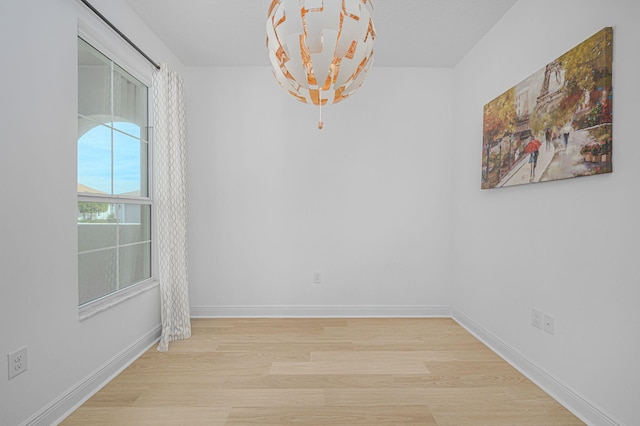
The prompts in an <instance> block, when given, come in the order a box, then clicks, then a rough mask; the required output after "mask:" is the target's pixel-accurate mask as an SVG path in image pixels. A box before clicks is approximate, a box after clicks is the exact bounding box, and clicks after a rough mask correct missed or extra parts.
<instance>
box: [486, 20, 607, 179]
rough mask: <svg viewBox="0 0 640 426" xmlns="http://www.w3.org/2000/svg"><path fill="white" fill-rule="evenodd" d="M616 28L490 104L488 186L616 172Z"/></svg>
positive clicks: (487, 118)
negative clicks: (614, 105) (614, 112)
mask: <svg viewBox="0 0 640 426" xmlns="http://www.w3.org/2000/svg"><path fill="white" fill-rule="evenodd" d="M612 53H613V29H612V28H610V27H607V28H604V29H602V30H601V31H599V32H598V33H596V34H594V35H593V36H591V37H590V38H589V39H587V40H585V41H584V42H582V43H581V44H580V45H578V46H576V47H575V48H573V49H571V50H570V51H568V52H567V53H565V54H564V55H562V56H560V57H559V58H557V59H556V60H554V61H553V62H551V63H549V64H547V66H546V67H544V68H541V69H540V70H539V71H537V72H536V73H534V74H533V75H531V76H530V77H528V78H527V79H525V80H523V81H522V82H520V83H519V84H517V85H516V86H514V87H512V88H511V89H509V90H507V91H506V92H504V93H503V94H501V95H500V96H498V97H497V98H496V99H494V100H492V101H491V102H489V103H488V104H486V105H485V107H484V121H483V126H484V128H483V138H482V148H483V149H482V182H481V187H482V188H483V189H488V188H499V187H504V186H513V185H521V184H526V183H535V182H543V181H551V180H557V179H567V178H574V177H579V176H591V175H597V174H601V173H611V171H612V162H611V158H612V143H613V135H612V132H611V130H612V120H613V112H612V100H613V92H612V83H611V76H612V64H613V60H612Z"/></svg>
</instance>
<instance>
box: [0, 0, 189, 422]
mask: <svg viewBox="0 0 640 426" xmlns="http://www.w3.org/2000/svg"><path fill="white" fill-rule="evenodd" d="M92 3H93V4H94V5H95V6H96V7H97V8H98V9H99V10H101V11H102V12H103V13H104V14H105V15H106V16H108V17H110V18H112V20H113V22H114V23H115V24H116V25H117V26H118V27H120V29H121V30H123V31H124V32H125V33H126V34H128V35H129V36H130V37H131V38H132V39H133V40H135V41H136V43H138V44H139V45H140V46H141V47H142V48H143V49H144V50H146V51H147V53H148V54H149V55H151V56H152V57H154V59H156V60H157V61H163V62H170V63H172V65H173V66H174V68H180V67H181V65H180V64H179V63H178V62H177V61H176V60H175V58H174V57H173V56H172V55H171V53H170V52H169V51H168V50H167V49H166V48H165V47H164V46H163V45H162V44H161V43H160V42H159V41H158V40H157V39H156V38H155V36H154V35H153V34H152V33H151V31H149V30H148V29H145V28H141V27H140V25H141V23H140V20H139V18H138V17H137V15H135V14H134V13H133V12H132V11H131V10H130V9H128V7H127V6H126V5H125V3H124V2H123V1H113V0H108V1H107V0H99V1H98V0H93V1H92ZM79 17H80V18H82V19H83V20H85V21H86V22H87V23H90V24H93V25H95V28H96V31H98V32H101V33H107V34H108V33H109V31H110V30H108V29H106V27H105V26H104V25H103V24H100V23H99V21H97V20H96V19H95V18H94V17H93V15H92V14H91V13H90V12H87V10H86V9H85V8H84V6H82V5H81V3H80V2H77V1H73V0H31V1H26V2H25V1H22V0H9V1H7V0H3V1H2V2H0V52H2V59H1V61H2V65H1V66H0V93H1V94H0V99H2V100H1V102H0V129H2V135H1V136H0V140H1V142H0V144H1V150H0V182H1V184H0V200H1V201H0V202H1V203H2V208H0V280H1V284H0V294H1V295H0V360H2V361H1V362H0V413H1V414H0V424H2V425H17V424H20V423H22V422H24V421H26V420H27V419H29V418H32V419H33V418H34V416H35V415H36V414H38V416H39V415H41V414H42V410H43V409H44V408H46V407H48V408H51V404H52V403H55V402H56V401H57V400H58V398H59V397H60V396H62V395H65V394H66V393H67V392H68V391H69V390H70V389H72V388H74V387H75V385H76V384H78V383H79V382H81V381H83V380H85V379H86V378H87V377H90V376H91V375H93V374H94V373H95V372H96V370H99V369H100V368H102V367H103V366H104V365H105V364H107V363H108V362H110V361H111V360H113V358H114V357H115V356H117V355H120V354H122V353H123V351H126V350H127V348H130V347H131V346H132V345H134V344H135V343H136V342H138V341H139V340H140V339H141V338H143V337H144V336H147V335H148V334H149V333H150V332H153V330H157V327H158V325H159V300H158V299H159V296H158V291H157V288H156V289H153V290H150V291H148V292H146V293H144V294H142V295H140V296H138V297H136V298H134V299H132V300H129V301H127V302H125V303H123V304H121V305H118V306H117V307H115V308H113V309H111V310H109V311H107V312H103V313H101V314H99V315H96V316H94V317H92V318H90V319H87V320H86V321H83V322H79V320H78V306H77V304H78V289H77V285H78V284H77V230H76V222H75V220H76V212H77V204H76V202H77V200H76V131H77V130H76V128H77V107H76V104H77V78H76V75H77V70H76V63H77V34H78V18H79ZM125 50H126V49H125ZM132 55H133V56H135V55H137V54H136V53H132ZM125 56H126V55H125ZM22 346H27V347H28V370H27V371H26V372H25V373H23V374H21V375H19V376H17V377H15V378H14V379H12V380H10V381H9V380H8V379H7V357H6V355H7V354H8V353H9V352H13V351H14V350H16V349H18V348H20V347H22ZM57 402H59V401H57ZM35 417H37V416H35Z"/></svg>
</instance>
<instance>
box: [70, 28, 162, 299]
mask: <svg viewBox="0 0 640 426" xmlns="http://www.w3.org/2000/svg"><path fill="white" fill-rule="evenodd" d="M148 91H149V90H148V88H147V87H146V86H145V85H144V84H143V83H142V82H140V81H139V80H138V79H136V78H135V77H133V76H132V75H131V74H129V73H128V72H127V71H125V70H124V69H123V68H121V67H120V66H118V65H117V64H116V63H114V62H113V61H112V60H111V59H109V58H108V57H106V56H105V55H103V54H102V53H100V52H99V51H98V50H96V49H95V48H94V47H92V46H91V45H90V44H89V43H87V42H86V41H84V40H83V39H82V38H78V151H77V152H78V220H77V221H78V294H79V304H80V306H83V305H87V304H89V303H91V302H93V301H96V300H98V299H101V298H104V297H105V296H108V295H110V294H113V293H116V292H119V291H121V290H124V289H128V288H132V286H134V285H136V284H138V283H141V282H143V281H145V280H148V279H149V278H151V275H152V272H151V271H152V267H151V264H152V258H151V249H152V244H151V219H152V218H151V215H152V200H151V197H150V188H149V176H150V170H149V142H148V138H147V133H148V128H149V124H148Z"/></svg>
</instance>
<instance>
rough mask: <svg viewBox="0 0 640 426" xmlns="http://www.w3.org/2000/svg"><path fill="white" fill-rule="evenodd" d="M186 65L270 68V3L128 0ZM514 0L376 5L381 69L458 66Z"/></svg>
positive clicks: (381, 1) (383, 1) (378, 1)
mask: <svg viewBox="0 0 640 426" xmlns="http://www.w3.org/2000/svg"><path fill="white" fill-rule="evenodd" d="M126 2H127V3H128V4H129V5H130V6H131V7H132V8H133V9H134V10H135V11H136V12H137V13H138V14H139V15H140V17H141V18H142V19H143V20H144V21H145V22H146V23H147V25H148V26H149V27H150V28H151V29H152V30H153V31H154V32H155V33H156V34H157V35H158V37H160V39H162V40H163V41H164V43H165V44H166V45H167V46H168V47H169V48H170V49H171V50H172V51H173V52H174V53H175V54H176V56H178V58H179V59H180V60H181V61H182V63H183V64H184V65H186V66H268V65H269V59H268V56H267V52H266V48H265V38H266V36H265V25H266V19H267V10H268V8H269V5H270V3H271V0H126ZM515 2H516V0H372V3H373V6H374V12H373V13H374V16H373V20H374V25H375V27H376V33H377V37H376V44H375V47H374V64H375V66H385V67H386V66H395V67H447V68H448V67H452V66H454V65H455V64H456V63H458V61H459V60H460V59H462V57H464V55H465V54H466V53H467V52H469V50H471V48H472V47H473V46H474V45H475V44H476V43H477V42H478V40H480V39H481V38H482V37H483V36H484V35H485V34H486V33H487V31H489V30H490V29H491V28H492V27H493V26H494V25H495V23H496V22H497V21H499V20H500V18H502V16H503V15H504V14H505V13H506V12H507V10H509V8H510V7H511V6H513V4H514V3H515Z"/></svg>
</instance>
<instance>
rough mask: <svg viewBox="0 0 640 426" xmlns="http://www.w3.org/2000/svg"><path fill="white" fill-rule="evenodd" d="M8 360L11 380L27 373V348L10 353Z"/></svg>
mask: <svg viewBox="0 0 640 426" xmlns="http://www.w3.org/2000/svg"><path fill="white" fill-rule="evenodd" d="M7 358H9V379H13V378H14V377H16V376H17V375H18V374H20V373H24V372H25V371H27V347H26V346H25V347H23V348H20V349H18V350H17V351H15V352H12V353H10V354H9V355H8V356H7Z"/></svg>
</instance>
